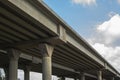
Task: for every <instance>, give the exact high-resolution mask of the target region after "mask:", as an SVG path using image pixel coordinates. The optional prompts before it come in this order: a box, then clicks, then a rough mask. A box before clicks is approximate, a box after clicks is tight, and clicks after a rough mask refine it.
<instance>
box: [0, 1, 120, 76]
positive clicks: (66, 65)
mask: <svg viewBox="0 0 120 80" xmlns="http://www.w3.org/2000/svg"><path fill="white" fill-rule="evenodd" d="M0 5H1V6H0V49H1V51H3V52H4V51H7V49H8V48H14V49H17V50H19V51H21V52H22V53H25V54H27V55H29V56H27V57H26V55H25V54H24V55H23V54H21V56H20V57H21V59H20V62H21V61H23V62H24V61H27V60H28V59H30V61H31V56H35V57H38V58H39V59H38V60H37V61H40V63H41V64H42V61H41V60H42V57H43V54H40V51H41V49H40V45H41V44H44V46H43V45H41V46H42V49H44V48H46V53H47V51H48V54H47V55H52V62H53V67H57V68H60V69H61V70H62V71H64V70H66V73H69V75H70V74H73V73H77V74H78V73H80V72H88V73H90V74H92V75H96V73H95V72H96V71H98V70H102V71H103V75H104V76H105V75H108V76H111V75H112V76H113V75H116V76H118V77H120V74H119V72H118V71H117V70H115V69H114V68H113V67H112V66H111V65H110V64H109V63H108V62H107V61H106V60H105V59H104V58H102V57H101V56H100V55H99V54H98V52H97V51H95V50H94V49H93V48H92V47H91V46H90V45H89V44H88V43H87V42H86V41H85V40H84V39H83V38H82V37H80V36H79V35H78V34H77V33H76V32H75V31H74V30H73V29H72V28H70V26H69V25H68V24H66V23H65V22H64V21H63V20H62V19H61V18H60V17H59V16H57V15H56V14H55V13H54V11H52V10H51V9H50V8H49V7H48V6H47V5H45V4H44V2H43V1H40V0H9V1H8V0H1V1H0ZM50 45H52V46H50ZM43 47H44V48H43ZM49 48H50V49H51V50H50V52H51V53H53V54H50V53H49ZM53 48H54V49H53ZM43 52H44V51H43ZM7 55H8V54H7ZM23 58H24V59H25V60H24V59H23ZM32 59H33V58H32ZM37 61H36V59H35V60H34V59H33V61H32V62H33V63H34V62H35V63H37ZM44 67H45V66H44ZM37 69H38V68H37ZM37 69H34V70H35V71H36V70H37ZM54 70H57V69H54ZM67 71H68V72H67ZM58 73H60V70H58ZM58 73H57V72H56V75H57V74H58ZM100 73H101V72H99V74H100ZM66 75H68V74H66Z"/></svg>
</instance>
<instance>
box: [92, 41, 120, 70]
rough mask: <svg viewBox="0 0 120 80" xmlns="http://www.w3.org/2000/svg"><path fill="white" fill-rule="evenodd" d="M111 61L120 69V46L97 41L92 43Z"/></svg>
mask: <svg viewBox="0 0 120 80" xmlns="http://www.w3.org/2000/svg"><path fill="white" fill-rule="evenodd" d="M92 46H93V47H94V48H95V49H96V50H97V51H98V52H99V53H100V54H101V55H102V56H103V57H104V58H105V59H106V60H107V61H108V62H109V63H111V64H112V65H113V66H114V67H115V68H116V69H117V70H118V71H120V67H119V65H120V64H119V63H120V53H119V52H120V46H116V47H108V46H106V45H105V44H101V43H95V44H93V45H92Z"/></svg>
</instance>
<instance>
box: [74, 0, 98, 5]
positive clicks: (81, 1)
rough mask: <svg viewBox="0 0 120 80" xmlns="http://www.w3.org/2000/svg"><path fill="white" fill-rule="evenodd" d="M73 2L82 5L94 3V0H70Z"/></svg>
mask: <svg viewBox="0 0 120 80" xmlns="http://www.w3.org/2000/svg"><path fill="white" fill-rule="evenodd" d="M72 2H73V3H75V4H82V5H84V6H85V5H88V6H89V5H95V4H96V0H72Z"/></svg>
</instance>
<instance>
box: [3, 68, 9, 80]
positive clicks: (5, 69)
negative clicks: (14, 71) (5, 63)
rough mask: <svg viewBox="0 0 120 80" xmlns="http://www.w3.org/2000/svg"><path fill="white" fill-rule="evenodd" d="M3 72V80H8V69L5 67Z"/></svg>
mask: <svg viewBox="0 0 120 80" xmlns="http://www.w3.org/2000/svg"><path fill="white" fill-rule="evenodd" d="M4 72H5V80H8V79H9V78H8V77H9V68H7V67H5V68H4Z"/></svg>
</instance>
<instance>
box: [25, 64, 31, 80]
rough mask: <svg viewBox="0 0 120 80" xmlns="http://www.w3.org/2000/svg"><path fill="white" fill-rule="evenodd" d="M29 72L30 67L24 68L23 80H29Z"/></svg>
mask: <svg viewBox="0 0 120 80" xmlns="http://www.w3.org/2000/svg"><path fill="white" fill-rule="evenodd" d="M30 70H31V66H25V69H24V80H30Z"/></svg>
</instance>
